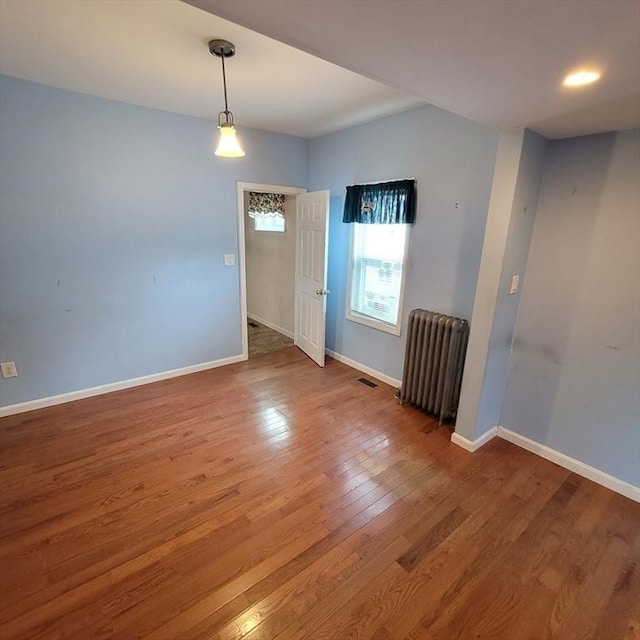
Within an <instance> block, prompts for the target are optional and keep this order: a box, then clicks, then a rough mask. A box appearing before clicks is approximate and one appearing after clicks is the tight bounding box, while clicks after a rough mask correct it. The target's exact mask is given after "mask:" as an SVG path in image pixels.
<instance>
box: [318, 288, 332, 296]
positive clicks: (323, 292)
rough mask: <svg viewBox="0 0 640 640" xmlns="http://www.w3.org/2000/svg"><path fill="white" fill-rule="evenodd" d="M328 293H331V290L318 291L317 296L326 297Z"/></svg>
mask: <svg viewBox="0 0 640 640" xmlns="http://www.w3.org/2000/svg"><path fill="white" fill-rule="evenodd" d="M327 293H331V292H330V291H329V289H316V295H317V296H326V295H327Z"/></svg>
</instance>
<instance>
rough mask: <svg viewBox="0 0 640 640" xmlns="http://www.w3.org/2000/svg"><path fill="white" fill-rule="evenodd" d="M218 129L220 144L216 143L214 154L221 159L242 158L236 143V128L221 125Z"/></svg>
mask: <svg viewBox="0 0 640 640" xmlns="http://www.w3.org/2000/svg"><path fill="white" fill-rule="evenodd" d="M218 129H219V130H220V142H218V148H217V149H216V151H215V154H216V155H217V156H222V157H223V158H242V156H243V155H244V151H243V150H242V147H241V146H240V143H239V142H238V138H237V136H236V128H235V127H234V126H233V125H232V124H226V123H225V124H221V125H220V126H219V127H218Z"/></svg>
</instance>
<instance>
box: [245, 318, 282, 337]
mask: <svg viewBox="0 0 640 640" xmlns="http://www.w3.org/2000/svg"><path fill="white" fill-rule="evenodd" d="M247 318H249V320H255V321H256V322H259V323H260V324H263V325H264V326H265V327H269V329H273V330H274V331H277V332H278V333H281V334H282V335H283V336H287V338H291V339H292V340H293V331H289V330H288V329H283V328H282V327H279V326H278V325H277V324H273V322H269V321H268V320H265V319H264V318H261V317H260V316H257V315H256V314H255V313H247Z"/></svg>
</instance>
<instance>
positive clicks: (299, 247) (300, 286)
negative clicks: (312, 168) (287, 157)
mask: <svg viewBox="0 0 640 640" xmlns="http://www.w3.org/2000/svg"><path fill="white" fill-rule="evenodd" d="M296 208H297V220H296V229H297V233H296V303H295V305H296V309H295V343H296V345H297V346H298V347H300V349H302V350H303V351H304V352H305V353H306V354H307V355H308V356H309V357H310V358H311V359H312V360H314V361H315V362H317V363H318V364H319V365H320V366H321V367H324V328H325V314H326V310H327V294H328V293H329V291H327V228H328V224H329V192H328V191H313V192H311V193H304V194H301V195H299V196H298V197H297V207H296Z"/></svg>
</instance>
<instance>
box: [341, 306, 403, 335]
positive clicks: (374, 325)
mask: <svg viewBox="0 0 640 640" xmlns="http://www.w3.org/2000/svg"><path fill="white" fill-rule="evenodd" d="M346 319H347V320H350V321H351V322H357V323H358V324H363V325H364V326H365V327H370V328H371V329H378V331H384V332H385V333H390V334H391V335H394V336H399V335H400V332H401V331H402V327H401V326H400V324H397V325H392V324H388V323H386V322H382V321H381V320H376V319H374V318H369V317H368V316H361V315H359V314H357V313H353V312H349V311H347V315H346Z"/></svg>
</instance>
